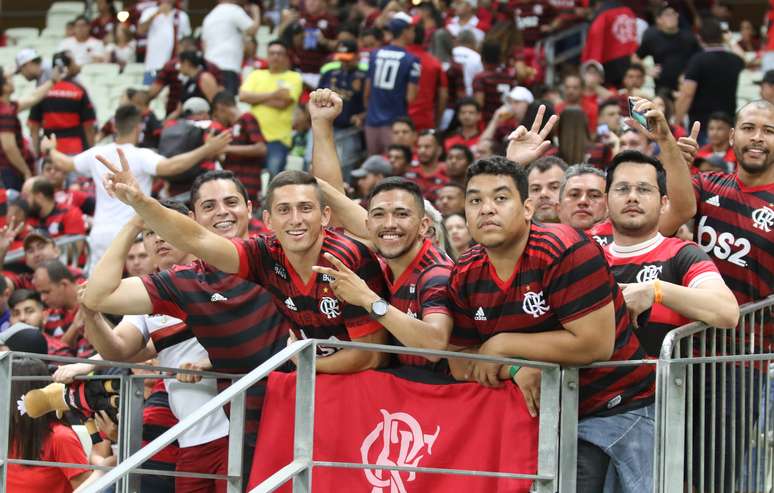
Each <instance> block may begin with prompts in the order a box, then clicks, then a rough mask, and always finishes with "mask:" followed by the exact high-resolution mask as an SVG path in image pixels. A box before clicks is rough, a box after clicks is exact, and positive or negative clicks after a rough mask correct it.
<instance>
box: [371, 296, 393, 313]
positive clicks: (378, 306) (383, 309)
mask: <svg viewBox="0 0 774 493" xmlns="http://www.w3.org/2000/svg"><path fill="white" fill-rule="evenodd" d="M388 306H389V305H388V304H387V302H386V301H384V300H377V301H374V302H373V304H372V305H371V312H372V313H373V314H374V315H375V316H377V317H382V316H384V315H385V314H386V313H387V308H388Z"/></svg>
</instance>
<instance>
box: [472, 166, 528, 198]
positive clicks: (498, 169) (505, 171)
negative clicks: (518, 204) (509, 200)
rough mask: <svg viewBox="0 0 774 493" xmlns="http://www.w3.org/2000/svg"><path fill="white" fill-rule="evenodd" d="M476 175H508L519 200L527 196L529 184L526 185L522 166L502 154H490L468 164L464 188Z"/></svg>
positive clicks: (525, 176)
mask: <svg viewBox="0 0 774 493" xmlns="http://www.w3.org/2000/svg"><path fill="white" fill-rule="evenodd" d="M478 175H496V176H509V177H510V178H511V179H512V180H513V184H514V185H515V186H516V190H517V191H518V192H519V197H520V198H521V201H522V202H523V201H525V200H526V199H527V197H528V196H529V186H528V185H527V173H526V172H525V171H524V168H523V167H521V166H519V165H518V164H516V163H514V162H513V161H511V160H510V159H507V158H505V157H503V156H491V157H488V158H485V159H479V160H478V161H476V162H474V163H473V164H471V165H470V166H468V171H467V173H466V174H465V189H466V190H467V185H468V183H470V180H471V179H472V178H473V177H475V176H478Z"/></svg>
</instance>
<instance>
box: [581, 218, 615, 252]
mask: <svg viewBox="0 0 774 493" xmlns="http://www.w3.org/2000/svg"><path fill="white" fill-rule="evenodd" d="M586 235H588V237H589V238H591V239H592V240H594V241H596V242H597V243H599V246H601V247H603V248H604V247H606V246H607V245H609V244H611V243H613V223H611V222H610V219H605V220H604V221H602V222H599V223H597V224H595V225H594V226H592V227H590V228H589V229H587V230H586Z"/></svg>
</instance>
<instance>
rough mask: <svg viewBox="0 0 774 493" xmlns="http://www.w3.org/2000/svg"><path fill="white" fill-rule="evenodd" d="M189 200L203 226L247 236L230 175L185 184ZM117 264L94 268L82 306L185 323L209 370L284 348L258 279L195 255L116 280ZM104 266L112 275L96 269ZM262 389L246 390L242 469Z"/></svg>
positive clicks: (243, 203) (246, 208) (245, 215)
mask: <svg viewBox="0 0 774 493" xmlns="http://www.w3.org/2000/svg"><path fill="white" fill-rule="evenodd" d="M191 202H192V204H193V212H194V218H195V219H196V221H197V222H198V223H199V224H201V225H202V226H204V227H206V228H207V229H208V230H210V231H213V232H214V233H216V234H218V235H221V236H222V237H224V238H244V239H246V238H248V223H249V219H250V213H251V210H252V203H251V202H250V200H249V199H248V197H247V193H246V191H245V189H244V187H243V186H242V184H241V183H240V182H239V180H237V179H236V178H235V177H234V175H233V173H231V172H229V171H212V172H208V173H205V174H203V175H201V176H199V177H197V179H196V180H195V181H194V184H193V188H192V189H191ZM162 207H163V206H162ZM173 212H174V211H173ZM145 229H146V230H147V229H148V228H145ZM141 230H142V228H141V227H139V225H137V224H132V223H130V224H128V225H126V226H125V227H124V228H123V230H122V231H121V233H120V234H119V235H118V236H117V238H116V240H115V241H116V242H119V241H123V240H127V239H131V238H133V237H135V236H136V235H137V234H138V233H139V232H141ZM111 250H112V248H111ZM161 250H162V251H159V252H156V254H157V255H158V254H162V255H165V254H166V253H167V252H165V251H163V250H170V248H169V245H168V244H167V246H166V247H164V248H161ZM113 253H115V250H113ZM122 265H123V258H122V257H121V256H120V255H118V256H116V257H115V258H113V260H112V261H111V260H110V259H109V260H106V261H105V262H102V263H100V264H98V265H97V267H96V270H95V275H93V276H92V278H91V281H90V282H89V285H88V287H87V289H86V292H85V297H84V302H85V303H86V305H87V306H89V307H91V308H92V309H95V310H99V311H101V312H106V313H119V314H149V313H157V314H165V315H171V316H174V317H177V318H179V319H181V320H183V321H185V322H186V324H187V325H188V327H189V328H190V330H191V332H192V333H193V335H194V336H196V338H197V339H198V340H199V342H200V343H201V344H202V346H204V348H205V349H206V350H207V354H208V356H209V359H210V362H211V364H212V367H213V369H214V370H215V371H220V372H225V373H236V374H242V373H247V372H249V371H251V370H253V369H254V368H256V367H257V366H259V365H260V364H262V363H263V362H265V361H266V360H267V359H268V358H270V357H271V356H273V355H274V354H276V353H277V352H278V351H280V350H282V349H283V348H284V347H285V345H286V341H287V337H288V331H289V325H288V323H287V321H286V320H285V319H284V317H282V315H281V314H280V313H279V311H278V310H277V309H276V307H275V306H274V303H273V302H272V299H271V295H270V294H269V292H268V291H267V290H266V289H264V288H263V287H262V286H260V285H258V284H255V283H252V282H249V281H245V280H243V279H241V278H239V277H237V276H234V275H230V274H226V273H225V272H221V271H218V270H216V269H214V268H212V267H210V266H208V265H207V264H205V263H204V262H201V261H198V260H197V261H195V262H193V263H192V264H190V265H186V266H177V267H174V268H172V269H169V270H165V271H162V272H158V273H154V274H151V275H149V276H143V277H141V278H140V277H130V278H127V279H123V280H121V273H120V271H121V270H122ZM108 268H109V269H111V271H112V274H111V273H110V272H108V273H107V274H106V275H99V274H98V273H99V272H102V271H103V270H104V269H108ZM229 382H230V380H229V381H219V382H218V386H219V388H221V389H223V388H225V387H227V386H228V383H229ZM265 388H266V385H265V382H259V383H258V384H256V385H255V386H253V387H251V388H250V389H249V390H248V392H247V414H246V421H245V437H246V446H247V450H246V460H245V464H246V465H245V467H247V468H249V467H250V465H251V456H252V452H253V449H254V447H255V440H256V435H257V431H258V423H259V420H260V413H261V408H262V406H263V395H264V392H265Z"/></svg>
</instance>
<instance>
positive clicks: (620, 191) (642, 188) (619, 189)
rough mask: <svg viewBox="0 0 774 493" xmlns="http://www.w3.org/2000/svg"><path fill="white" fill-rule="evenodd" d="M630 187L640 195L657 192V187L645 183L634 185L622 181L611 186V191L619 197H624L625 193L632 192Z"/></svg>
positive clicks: (644, 195)
mask: <svg viewBox="0 0 774 493" xmlns="http://www.w3.org/2000/svg"><path fill="white" fill-rule="evenodd" d="M632 189H634V192H635V193H636V194H637V195H639V196H640V197H647V196H650V195H653V194H656V193H658V188H656V187H653V186H651V185H646V184H644V183H638V184H636V185H629V184H628V183H622V184H620V185H617V186H615V187H613V193H614V194H616V195H618V196H619V197H626V196H627V195H629V194H630V193H632Z"/></svg>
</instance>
